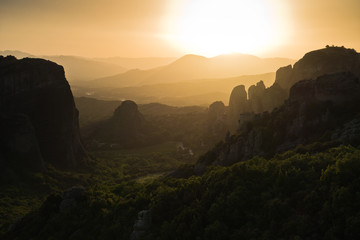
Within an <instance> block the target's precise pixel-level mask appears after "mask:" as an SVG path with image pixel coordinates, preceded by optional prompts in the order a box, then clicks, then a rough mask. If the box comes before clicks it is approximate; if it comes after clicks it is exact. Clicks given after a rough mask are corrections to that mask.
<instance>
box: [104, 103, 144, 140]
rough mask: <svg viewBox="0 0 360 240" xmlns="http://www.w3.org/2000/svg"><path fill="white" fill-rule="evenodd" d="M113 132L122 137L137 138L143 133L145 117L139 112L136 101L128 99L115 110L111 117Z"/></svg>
mask: <svg viewBox="0 0 360 240" xmlns="http://www.w3.org/2000/svg"><path fill="white" fill-rule="evenodd" d="M111 122H112V123H113V127H114V128H113V133H114V134H116V135H117V136H119V137H120V138H122V137H121V136H124V137H126V138H137V137H139V135H141V127H142V125H143V124H144V117H143V115H142V114H141V113H140V112H139V110H138V106H137V105H136V103H135V102H133V101H130V100H126V101H123V102H122V103H121V105H120V106H119V107H118V108H117V109H116V110H115V112H114V116H113V118H112V119H111Z"/></svg>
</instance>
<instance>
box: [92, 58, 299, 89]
mask: <svg viewBox="0 0 360 240" xmlns="http://www.w3.org/2000/svg"><path fill="white" fill-rule="evenodd" d="M293 62H294V60H291V59H282V58H273V59H266V58H265V59H261V58H258V57H255V56H251V55H243V54H236V55H221V56H217V57H213V58H206V57H202V56H197V55H185V56H183V57H181V58H179V59H177V60H176V61H174V62H173V63H171V64H168V65H165V66H163V67H159V68H154V69H149V70H132V71H129V72H126V73H124V74H119V75H115V76H111V77H106V78H101V79H97V80H94V81H92V82H91V83H89V85H87V86H88V87H113V88H120V87H130V86H139V85H151V84H157V83H174V82H180V81H184V80H196V79H208V78H229V77H235V76H241V75H255V74H263V73H267V72H274V71H275V70H276V69H278V68H279V67H281V66H284V65H288V64H291V63H293Z"/></svg>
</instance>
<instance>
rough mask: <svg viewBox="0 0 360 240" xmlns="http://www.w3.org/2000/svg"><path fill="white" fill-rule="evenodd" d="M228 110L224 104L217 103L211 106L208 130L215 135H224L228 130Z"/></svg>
mask: <svg viewBox="0 0 360 240" xmlns="http://www.w3.org/2000/svg"><path fill="white" fill-rule="evenodd" d="M225 112H226V108H225V105H224V103H223V102H221V101H217V102H214V103H212V104H211V105H210V106H209V113H208V121H207V122H208V128H209V131H210V132H211V133H212V134H213V135H223V134H225V132H226V130H227V126H226V122H227V121H226V115H225Z"/></svg>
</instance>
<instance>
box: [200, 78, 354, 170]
mask: <svg viewBox="0 0 360 240" xmlns="http://www.w3.org/2000/svg"><path fill="white" fill-rule="evenodd" d="M273 87H274V86H273ZM280 89H281V88H280ZM266 90H267V89H266ZM264 95H266V93H265V92H264ZM359 102H360V81H359V78H358V77H356V76H355V75H354V74H353V73H349V72H347V73H334V74H329V75H323V76H320V77H318V78H317V79H315V80H303V81H300V82H297V83H296V84H295V85H294V86H293V87H292V88H291V89H290V96H289V99H288V101H287V102H286V103H285V104H283V105H282V106H280V107H279V108H277V109H275V110H273V111H272V112H271V113H268V112H264V113H262V114H257V115H253V116H252V117H251V116H249V119H248V121H247V122H246V123H244V124H243V125H242V127H241V128H240V129H239V132H238V133H237V135H234V136H232V137H230V138H228V139H229V140H226V141H225V142H224V143H223V144H221V145H219V146H217V147H216V148H215V149H214V150H212V151H210V153H211V154H208V155H205V156H204V157H203V158H200V159H199V161H198V163H197V164H196V166H195V168H194V170H195V172H196V173H201V172H203V171H204V170H205V168H206V166H208V165H211V164H214V165H231V164H233V163H235V162H239V161H244V160H247V159H250V158H252V157H254V156H263V157H271V156H272V155H273V154H276V153H279V152H283V151H286V150H289V149H293V148H295V147H296V146H298V145H299V144H303V145H306V144H309V143H316V142H321V143H326V144H328V145H329V146H334V145H337V144H342V143H343V144H353V145H358V144H359V143H360V135H359V134H358V133H359V132H360V127H359V126H360V124H359V123H360V117H359V115H358V113H359V111H360V106H359V104H358V103H359ZM243 115H244V114H243ZM314 146H316V145H314ZM314 151H316V147H315V148H314Z"/></svg>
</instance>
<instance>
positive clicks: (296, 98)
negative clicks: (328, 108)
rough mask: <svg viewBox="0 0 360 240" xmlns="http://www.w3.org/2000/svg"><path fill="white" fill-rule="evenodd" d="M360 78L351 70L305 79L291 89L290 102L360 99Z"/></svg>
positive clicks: (341, 101)
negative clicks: (314, 78)
mask: <svg viewBox="0 0 360 240" xmlns="http://www.w3.org/2000/svg"><path fill="white" fill-rule="evenodd" d="M359 93H360V83H359V79H358V78H357V77H356V76H355V75H354V74H353V73H350V72H347V73H335V74H332V75H324V76H321V77H319V78H317V79H316V80H303V81H300V82H298V83H296V84H295V85H294V86H293V87H291V89H290V96H289V101H290V102H302V103H303V102H307V103H309V102H319V101H322V102H332V103H333V104H336V105H341V104H344V102H355V100H356V99H360V95H359Z"/></svg>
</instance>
